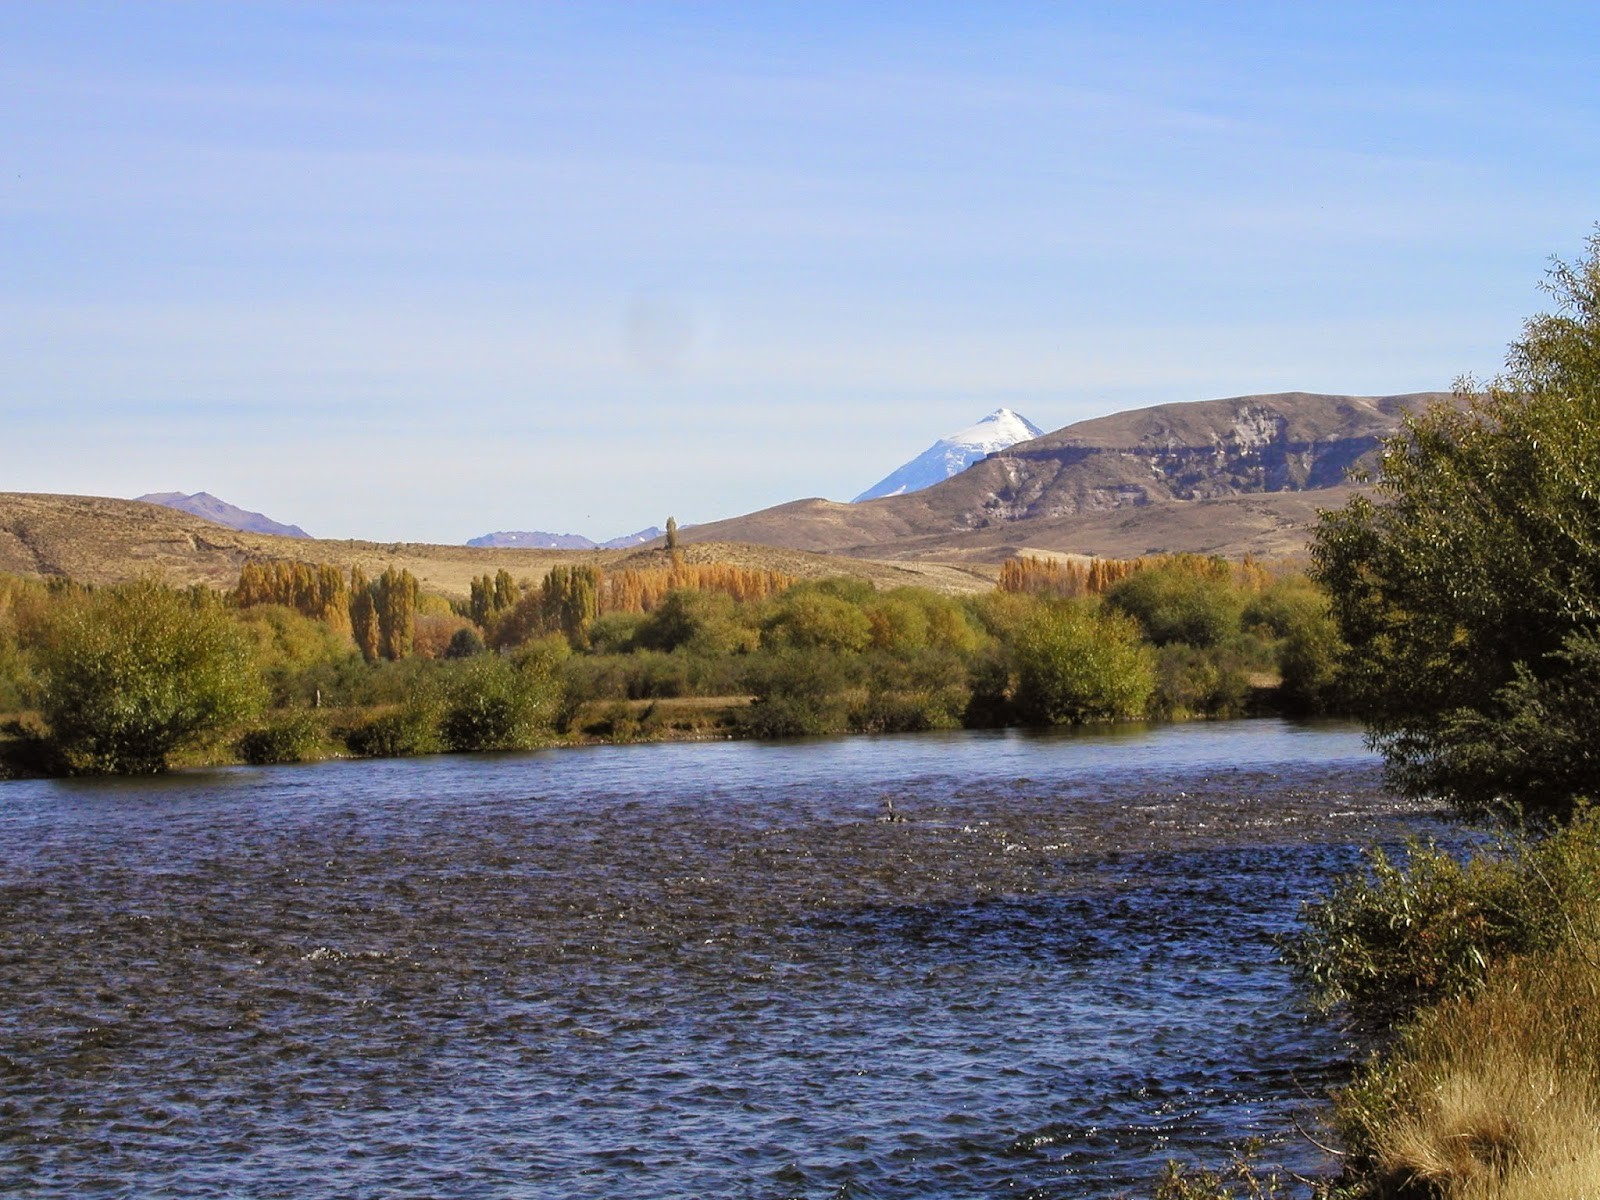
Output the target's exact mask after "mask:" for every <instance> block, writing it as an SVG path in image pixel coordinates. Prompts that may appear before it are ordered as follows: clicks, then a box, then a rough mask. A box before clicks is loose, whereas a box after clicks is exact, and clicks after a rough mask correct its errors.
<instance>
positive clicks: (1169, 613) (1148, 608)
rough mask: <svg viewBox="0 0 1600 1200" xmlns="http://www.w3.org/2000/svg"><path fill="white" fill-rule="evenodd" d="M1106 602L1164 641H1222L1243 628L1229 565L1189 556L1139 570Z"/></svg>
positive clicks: (1240, 604)
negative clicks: (1197, 561)
mask: <svg viewBox="0 0 1600 1200" xmlns="http://www.w3.org/2000/svg"><path fill="white" fill-rule="evenodd" d="M1106 603H1107V604H1109V605H1110V606H1111V607H1112V608H1114V609H1116V610H1118V611H1119V612H1123V613H1126V614H1127V615H1128V616H1130V617H1133V618H1134V619H1135V620H1136V621H1138V622H1139V624H1140V625H1141V626H1143V627H1144V631H1145V635H1146V636H1147V637H1148V638H1149V639H1150V640H1151V641H1152V642H1154V643H1155V644H1156V645H1158V646H1165V645H1168V644H1170V643H1172V642H1185V643H1187V644H1188V645H1191V646H1201V647H1205V646H1216V645H1219V644H1220V643H1222V642H1224V641H1226V640H1227V639H1228V638H1229V637H1231V636H1232V635H1233V634H1235V633H1237V632H1238V631H1239V618H1240V614H1241V613H1242V612H1243V609H1244V599H1243V595H1242V593H1241V592H1240V591H1239V589H1238V588H1236V587H1234V585H1233V582H1232V579H1231V577H1230V574H1229V571H1228V567H1227V564H1225V563H1221V562H1217V563H1215V564H1207V563H1206V560H1201V563H1199V564H1197V563H1194V562H1191V561H1190V560H1188V559H1181V560H1179V561H1177V562H1173V563H1170V564H1165V565H1160V566H1154V567H1146V568H1144V569H1143V570H1140V571H1137V572H1135V573H1134V574H1133V575H1130V576H1129V577H1128V578H1127V579H1124V580H1123V581H1122V582H1121V583H1119V584H1117V585H1116V586H1115V587H1113V588H1112V589H1111V590H1110V591H1108V592H1107V593H1106Z"/></svg>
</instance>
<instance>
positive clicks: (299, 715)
mask: <svg viewBox="0 0 1600 1200" xmlns="http://www.w3.org/2000/svg"><path fill="white" fill-rule="evenodd" d="M327 740H328V735H327V730H326V729H325V728H324V727H323V724H322V721H321V720H319V719H318V717H317V715H316V714H315V713H313V712H311V711H309V710H307V709H301V710H300V711H298V712H289V713H285V714H283V715H281V716H279V717H278V718H277V719H276V720H274V721H272V722H270V723H269V724H267V725H264V726H262V727H261V728H260V729H252V730H250V731H249V732H248V733H246V734H245V735H244V736H243V737H241V738H240V739H239V742H238V747H237V748H238V751H239V757H240V758H242V759H244V761H245V762H247V763H249V764H251V765H252V766H269V765H271V764H273V763H297V762H310V761H312V760H313V759H318V758H322V757H324V755H325V750H326V746H327Z"/></svg>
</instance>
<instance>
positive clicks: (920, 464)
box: [853, 408, 1044, 503]
mask: <svg viewBox="0 0 1600 1200" xmlns="http://www.w3.org/2000/svg"><path fill="white" fill-rule="evenodd" d="M1043 432H1044V431H1043V430H1041V429H1040V428H1039V427H1038V426H1037V425H1035V424H1034V423H1033V422H1032V421H1030V420H1028V419H1027V418H1026V417H1024V416H1022V415H1021V414H1019V413H1015V412H1012V411H1011V410H1010V409H1009V408H997V409H995V410H994V411H993V412H992V413H990V414H989V415H988V416H987V417H984V418H983V420H981V421H979V422H977V423H976V424H973V425H968V426H967V427H966V428H965V429H962V430H958V431H957V432H955V433H952V434H951V435H950V436H949V437H944V438H940V439H939V440H938V441H937V442H935V443H934V444H933V445H931V446H929V447H928V448H927V449H926V450H924V451H923V452H922V453H921V454H919V455H917V457H916V458H914V459H912V460H911V461H910V462H908V463H906V464H905V466H903V467H901V468H900V469H899V470H897V471H895V472H893V473H892V474H890V475H887V476H885V477H884V478H883V479H881V480H879V481H878V482H877V483H875V484H873V485H872V486H871V487H870V488H868V489H867V490H866V491H864V492H862V493H861V495H859V496H857V497H856V498H855V501H853V503H859V502H860V501H862V500H876V499H878V498H879V497H881V496H899V495H902V494H904V493H906V492H920V491H921V490H922V489H923V488H925V487H932V486H933V485H934V484H936V483H942V482H944V481H945V480H946V479H949V478H950V476H952V475H959V474H960V473H961V472H962V471H965V470H966V469H967V468H968V467H970V466H971V465H972V464H973V463H975V462H977V461H978V460H979V459H981V458H984V457H985V456H987V455H990V454H993V453H994V452H995V451H996V450H1004V449H1006V448H1007V447H1008V446H1015V445H1016V444H1017V443H1018V442H1025V441H1027V440H1028V439H1029V438H1036V437H1039V436H1041V435H1042V434H1043Z"/></svg>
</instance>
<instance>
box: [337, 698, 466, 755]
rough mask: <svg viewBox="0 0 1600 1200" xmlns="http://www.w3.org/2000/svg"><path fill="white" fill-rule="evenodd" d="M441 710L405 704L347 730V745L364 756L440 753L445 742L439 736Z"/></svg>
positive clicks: (353, 751) (355, 752) (351, 750)
mask: <svg viewBox="0 0 1600 1200" xmlns="http://www.w3.org/2000/svg"><path fill="white" fill-rule="evenodd" d="M437 718H438V714H437V711H436V710H435V709H433V708H432V707H431V706H423V705H402V706H401V707H400V708H397V709H395V710H394V711H392V712H386V713H383V714H381V715H380V716H377V717H374V718H373V719H372V720H370V721H368V722H366V723H365V724H362V725H357V726H356V727H355V728H354V729H351V730H349V731H348V732H347V733H346V734H345V745H346V746H348V747H349V748H350V752H351V753H352V754H359V755H361V756H362V757H364V758H409V757H411V756H412V755H416V754H438V753H439V752H440V751H441V750H443V749H444V748H445V747H444V742H443V741H442V739H441V738H440V737H439V730H438V719H437Z"/></svg>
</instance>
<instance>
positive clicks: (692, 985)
mask: <svg viewBox="0 0 1600 1200" xmlns="http://www.w3.org/2000/svg"><path fill="white" fill-rule="evenodd" d="M891 804H892V809H893V812H892V816H893V818H894V819H888V818H889V817H890V816H891V812H890V805H891ZM1437 828H1438V824H1437V817H1436V816H1435V815H1434V814H1431V813H1429V812H1426V811H1423V810H1422V809H1420V808H1418V807H1417V806H1414V805H1410V804H1407V803H1403V802H1401V801H1398V800H1396V799H1395V798H1393V797H1391V796H1390V795H1388V794H1387V793H1385V792H1384V791H1383V789H1382V786H1381V778H1380V771H1379V767H1378V764H1377V761H1376V760H1375V759H1374V758H1373V757H1372V756H1371V755H1370V754H1369V753H1367V752H1366V751H1365V750H1364V748H1363V746H1362V743H1361V738H1360V735H1359V732H1357V731H1356V730H1354V729H1353V728H1351V727H1348V726H1339V725H1296V724H1291V723H1287V722H1280V721H1266V720H1258V721H1248V722H1246V721H1240V722H1225V723H1215V724H1200V723H1196V724H1185V725H1172V726H1164V727H1152V728H1148V729H1133V730H1127V731H1115V732H1107V731H1100V732H1091V733H1063V734H1056V735H1030V734H1023V733H1017V732H1014V731H1013V732H996V733H955V734H924V735H912V736H904V737H880V738H848V739H836V740H820V741H807V742H795V743H755V742H725V743H707V744H690V745H639V746H626V747H597V748H591V749H578V750H570V749H569V750H557V751H549V752H543V753H532V754H518V755H478V756H459V757H441V758H436V759H414V760H390V761H365V762H334V763H325V764H318V765H311V766H301V767H282V768H252V769H229V770H207V771H193V772H184V773H180V774H176V775H172V776H167V777H164V778H159V779H151V780H134V781H127V780H122V781H50V782H16V783H5V784H0V985H3V995H4V999H3V1001H0V1083H3V1087H0V1192H7V1193H11V1194H26V1195H30V1196H49V1197H69V1196H70V1197H91V1196H93V1197H98V1196H127V1197H138V1198H140V1200H148V1198H154V1197H185V1198H188V1197H212V1196H215V1197H229V1198H237V1197H307V1196H317V1197H321V1196H350V1197H392V1196H407V1197H473V1198H478V1197H508V1198H509V1197H518V1198H521V1197H540V1198H544V1197H549V1198H552V1200H555V1198H560V1200H580V1198H587V1197H596V1198H598V1197H606V1198H607V1200H615V1198H619V1197H641V1198H645V1197H648V1198H650V1200H669V1198H680V1197H681V1198H688V1197H739V1198H746V1197H753V1198H758V1200H784V1198H788V1197H804V1198H807V1200H810V1198H813V1197H815V1198H824V1197H826V1198H834V1197H838V1198H843V1197H851V1198H860V1197H874V1198H885V1200H887V1198H909V1197H941V1198H942V1197H960V1198H969V1197H971V1198H976V1197H1000V1196H1005V1197H1032V1198H1036V1200H1045V1198H1055V1197H1061V1198H1067V1197H1072V1198H1079V1197H1110V1196H1114V1195H1117V1194H1118V1193H1119V1192H1121V1191H1124V1190H1128V1189H1139V1188H1143V1189H1145V1190H1147V1189H1148V1185H1149V1182H1150V1181H1151V1180H1153V1179H1154V1178H1155V1176H1156V1175H1157V1174H1159V1171H1160V1168H1161V1165H1162V1163H1163V1162H1165V1161H1166V1160H1167V1159H1168V1158H1179V1159H1184V1160H1193V1159H1195V1158H1205V1159H1208V1160H1211V1161H1220V1160H1221V1158H1222V1157H1223V1156H1224V1155H1225V1153H1226V1150H1227V1148H1228V1146H1229V1145H1230V1144H1232V1143H1234V1142H1237V1141H1239V1140H1241V1139H1242V1138H1245V1137H1248V1136H1251V1135H1259V1136H1263V1137H1265V1138H1266V1139H1267V1140H1268V1142H1269V1145H1270V1155H1269V1156H1270V1157H1273V1158H1275V1159H1277V1160H1280V1161H1284V1162H1287V1163H1289V1164H1290V1165H1292V1166H1293V1167H1295V1168H1296V1169H1297V1170H1315V1169H1318V1168H1319V1167H1321V1166H1323V1165H1324V1164H1323V1162H1322V1156H1321V1154H1320V1152H1319V1151H1317V1150H1316V1149H1315V1148H1314V1147H1312V1146H1311V1145H1310V1144H1309V1143H1308V1142H1306V1141H1305V1140H1304V1139H1303V1138H1302V1137H1300V1135H1299V1134H1298V1133H1296V1131H1295V1129H1294V1123H1295V1121H1296V1120H1300V1121H1301V1122H1302V1123H1303V1122H1304V1120H1305V1117H1304V1116H1303V1115H1301V1114H1304V1112H1305V1110H1306V1109H1307V1108H1308V1107H1310V1106H1311V1100H1312V1099H1314V1098H1316V1097H1318V1096H1319V1095H1321V1094H1323V1093H1324V1092H1325V1091H1326V1090H1327V1088H1328V1087H1329V1086H1330V1084H1331V1083H1333V1082H1334V1081H1335V1080H1336V1078H1337V1071H1338V1065H1337V1064H1338V1063H1339V1062H1340V1061H1341V1059H1343V1058H1344V1057H1345V1056H1346V1055H1347V1054H1348V1051H1349V1047H1348V1046H1347V1044H1346V1041H1345V1039H1344V1037H1343V1036H1342V1035H1341V1034H1340V1033H1339V1031H1338V1030H1337V1029H1335V1028H1332V1027H1331V1026H1329V1025H1328V1024H1327V1023H1326V1022H1322V1021H1319V1020H1317V1019H1315V1018H1313V1017H1312V1016H1310V1015H1309V1014H1307V1013H1306V1012H1305V1011H1304V1008H1303V1006H1302V1003H1301V1000H1300V998H1299V996H1298V994H1297V992H1296V989H1295V987H1294V984H1293V982H1292V980H1291V979H1290V978H1289V976H1288V974H1287V972H1286V971H1285V969H1284V968H1283V967H1282V966H1280V965H1279V963H1278V961H1277V948H1276V943H1275V939H1276V938H1277V937H1278V936H1279V935H1281V934H1283V933H1285V932H1286V931H1288V930H1290V929H1291V928H1292V927H1293V924H1294V921H1295V916H1296V913H1297V910H1298V907H1299V905H1300V903H1301V901H1302V900H1303V899H1304V898H1306V897H1308V896H1311V895H1313V894H1315V893H1317V892H1318V891H1319V890H1321V889H1323V888H1325V887H1326V886H1327V883H1328V881H1329V879H1330V878H1331V877H1332V875H1333V874H1334V873H1336V872H1338V871H1340V870H1342V869H1345V868H1348V867H1349V866H1351V865H1352V864H1353V863H1355V862H1356V861H1357V860H1358V851H1357V847H1359V846H1361V845H1364V844H1367V843H1369V842H1372V841H1381V842H1393V841H1395V840H1397V839H1399V838H1400V837H1402V836H1403V835H1404V834H1405V833H1407V832H1410V831H1422V832H1425V833H1426V832H1433V831H1435V830H1436V829H1437Z"/></svg>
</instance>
